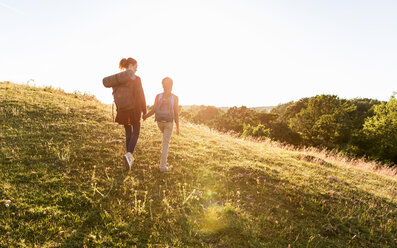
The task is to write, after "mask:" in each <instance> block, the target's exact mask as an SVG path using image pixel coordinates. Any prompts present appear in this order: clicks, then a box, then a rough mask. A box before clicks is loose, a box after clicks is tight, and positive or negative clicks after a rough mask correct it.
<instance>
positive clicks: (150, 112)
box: [143, 95, 159, 120]
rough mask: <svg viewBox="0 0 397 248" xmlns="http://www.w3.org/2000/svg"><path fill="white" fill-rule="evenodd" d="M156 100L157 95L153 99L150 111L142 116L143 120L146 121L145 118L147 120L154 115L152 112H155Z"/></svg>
mask: <svg viewBox="0 0 397 248" xmlns="http://www.w3.org/2000/svg"><path fill="white" fill-rule="evenodd" d="M158 98H159V95H157V96H156V98H155V99H154V104H153V107H152V110H150V111H149V113H147V114H145V115H143V120H146V119H147V118H149V117H150V116H152V115H153V114H154V112H155V111H156V107H157V102H158Z"/></svg>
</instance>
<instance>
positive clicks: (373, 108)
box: [181, 93, 397, 166]
mask: <svg viewBox="0 0 397 248" xmlns="http://www.w3.org/2000/svg"><path fill="white" fill-rule="evenodd" d="M395 95H396V93H394V94H393V96H392V97H391V98H390V100H389V101H387V102H386V101H378V100H374V99H366V98H365V99H363V98H360V99H350V100H347V99H341V98H339V97H337V96H335V95H317V96H314V97H310V98H302V99H300V100H299V101H296V102H293V101H292V102H288V103H285V104H280V105H278V106H276V107H275V108H273V109H272V110H271V111H270V112H269V113H264V112H259V111H256V110H254V109H250V108H247V107H245V106H242V107H232V108H228V109H227V110H222V109H220V108H216V107H213V106H192V107H189V108H185V109H182V110H181V116H182V117H183V118H185V119H187V120H188V121H191V122H194V123H198V124H205V125H207V126H209V127H211V128H214V129H217V130H220V131H224V132H230V131H233V132H235V133H237V134H239V135H240V136H242V137H247V136H250V137H256V138H259V139H266V138H270V139H272V140H276V141H279V142H282V143H286V144H290V145H294V146H297V147H301V146H313V147H318V148H326V149H333V150H336V151H338V152H342V153H344V154H346V155H349V156H354V157H365V158H367V159H371V160H376V161H378V162H381V163H385V164H389V165H391V166H393V164H394V165H395V164H397V99H396V98H395Z"/></svg>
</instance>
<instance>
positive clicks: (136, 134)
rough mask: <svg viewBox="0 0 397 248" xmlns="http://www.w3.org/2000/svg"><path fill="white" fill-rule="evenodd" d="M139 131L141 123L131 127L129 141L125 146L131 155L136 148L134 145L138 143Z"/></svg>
mask: <svg viewBox="0 0 397 248" xmlns="http://www.w3.org/2000/svg"><path fill="white" fill-rule="evenodd" d="M140 131H141V123H140V122H138V123H136V124H133V125H132V135H131V139H130V140H129V143H128V145H127V151H128V152H130V153H131V154H132V153H133V152H134V150H135V146H136V143H137V142H138V138H139V133H140Z"/></svg>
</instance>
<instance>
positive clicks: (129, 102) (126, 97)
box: [103, 70, 136, 111]
mask: <svg viewBox="0 0 397 248" xmlns="http://www.w3.org/2000/svg"><path fill="white" fill-rule="evenodd" d="M135 78H136V77H135V74H134V72H133V71H131V70H125V71H123V72H120V73H117V74H114V75H111V76H108V77H105V78H104V79H103V85H104V86H105V87H106V88H110V87H112V88H113V99H114V103H115V104H116V108H117V111H125V110H130V109H133V108H134V96H133V93H132V92H133V88H132V87H133V86H132V85H131V84H130V83H129V82H130V80H134V79H135Z"/></svg>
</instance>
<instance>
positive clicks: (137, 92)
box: [115, 58, 146, 170]
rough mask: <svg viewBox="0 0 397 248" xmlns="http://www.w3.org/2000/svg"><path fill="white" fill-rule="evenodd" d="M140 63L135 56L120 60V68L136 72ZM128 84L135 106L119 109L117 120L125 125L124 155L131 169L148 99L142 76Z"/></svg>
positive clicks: (128, 167)
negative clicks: (125, 148)
mask: <svg viewBox="0 0 397 248" xmlns="http://www.w3.org/2000/svg"><path fill="white" fill-rule="evenodd" d="M137 67H138V63H137V61H136V60H135V59H133V58H128V59H125V58H123V59H122V60H121V61H120V64H119V68H120V70H132V71H133V72H134V74H135V73H136V71H137ZM127 84H129V88H130V90H131V91H132V96H133V98H134V101H133V102H134V106H133V107H132V109H130V110H125V111H120V110H117V115H116V120H115V121H116V122H117V123H119V124H120V125H124V129H125V137H126V139H125V140H126V147H127V153H126V154H125V155H124V159H125V165H126V167H127V169H130V170H131V166H132V165H133V163H134V157H133V156H132V154H133V153H134V150H135V146H136V143H137V142H138V138H139V132H140V129H141V116H142V113H143V114H144V115H145V114H146V100H145V94H144V92H143V89H142V83H141V78H140V77H138V76H135V79H130V80H129V81H128V82H127Z"/></svg>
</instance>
